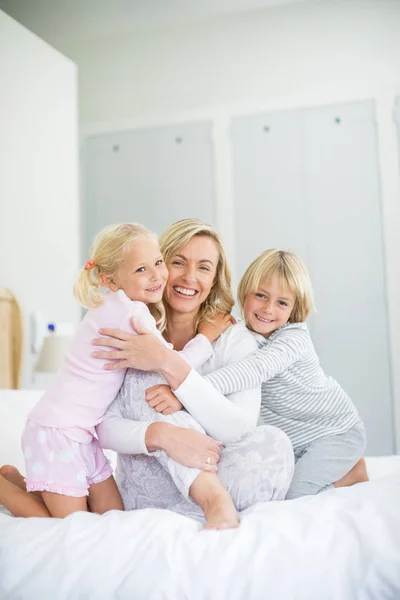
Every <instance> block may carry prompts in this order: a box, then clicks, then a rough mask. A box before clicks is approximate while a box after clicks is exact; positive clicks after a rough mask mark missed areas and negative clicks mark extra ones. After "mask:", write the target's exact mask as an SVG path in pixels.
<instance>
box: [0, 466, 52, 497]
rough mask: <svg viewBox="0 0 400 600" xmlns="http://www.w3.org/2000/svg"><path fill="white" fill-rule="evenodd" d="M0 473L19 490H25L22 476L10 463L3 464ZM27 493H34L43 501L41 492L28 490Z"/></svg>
mask: <svg viewBox="0 0 400 600" xmlns="http://www.w3.org/2000/svg"><path fill="white" fill-rule="evenodd" d="M0 475H3V477H4V479H7V480H8V481H11V483H13V484H14V485H17V486H18V487H19V488H21V490H24V492H26V491H27V490H26V483H25V479H24V476H23V475H21V473H20V472H19V471H18V469H17V467H13V466H12V465H4V466H3V467H1V469H0ZM28 493H29V494H34V495H35V496H37V497H38V498H40V499H41V500H42V502H43V498H42V492H28Z"/></svg>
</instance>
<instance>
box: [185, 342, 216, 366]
mask: <svg viewBox="0 0 400 600" xmlns="http://www.w3.org/2000/svg"><path fill="white" fill-rule="evenodd" d="M213 353H214V350H213V347H212V344H211V343H210V342H209V341H208V339H207V338H206V336H205V335H203V334H202V333H198V334H197V335H196V336H195V337H194V338H193V339H192V340H190V342H188V343H187V344H186V346H185V347H184V349H183V350H181V351H180V352H178V354H180V355H181V356H182V357H183V358H184V359H185V360H186V362H187V363H188V365H189V366H190V367H192V369H196V370H197V369H199V368H200V367H201V366H202V365H203V364H204V363H205V362H206V361H207V360H208V359H209V358H210V357H211V356H212V355H213Z"/></svg>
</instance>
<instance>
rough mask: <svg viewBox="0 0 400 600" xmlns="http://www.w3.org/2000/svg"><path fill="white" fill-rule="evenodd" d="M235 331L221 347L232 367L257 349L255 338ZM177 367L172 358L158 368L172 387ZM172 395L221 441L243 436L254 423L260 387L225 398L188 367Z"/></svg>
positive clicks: (229, 440) (256, 417)
mask: <svg viewBox="0 0 400 600" xmlns="http://www.w3.org/2000/svg"><path fill="white" fill-rule="evenodd" d="M232 333H233V332H232ZM237 333H238V334H239V335H237V334H235V335H231V336H229V338H228V340H227V345H226V347H225V348H224V361H225V363H226V364H230V365H232V366H233V368H234V366H235V365H236V363H237V361H239V360H240V359H242V358H243V357H245V356H247V355H248V354H249V353H251V352H254V350H255V349H256V348H257V344H256V342H255V340H254V339H253V338H252V337H251V336H250V335H248V334H247V332H246V334H245V335H240V331H239V330H238V331H237ZM177 367H178V365H177V362H176V361H171V362H170V363H169V362H167V363H166V365H165V367H164V368H162V369H161V371H162V373H163V375H164V377H165V378H166V379H167V381H168V383H169V384H170V385H171V387H172V388H173V389H174V386H173V384H174V383H175V382H176V381H179V379H180V377H179V374H178V371H177ZM174 394H175V395H176V397H177V398H178V400H179V401H180V402H181V403H182V404H183V406H184V407H185V408H186V410H188V412H189V413H190V414H191V415H192V416H193V417H194V418H195V419H196V421H198V422H199V423H200V425H202V426H203V427H204V429H205V430H206V431H207V432H208V433H209V434H210V435H212V436H214V437H217V438H218V439H220V440H222V441H223V442H224V443H227V442H231V441H234V440H236V439H238V438H240V437H242V436H243V435H244V434H245V433H247V432H248V431H251V430H253V429H254V428H255V427H256V425H257V421H258V416H259V413H260V404H261V389H260V386H258V385H253V386H252V387H251V388H249V389H247V390H244V391H239V392H236V393H232V394H229V395H228V396H227V397H225V396H224V395H223V394H222V393H221V392H220V391H219V390H217V389H216V388H215V387H214V386H213V385H211V384H210V382H209V381H207V376H205V377H201V376H200V375H199V374H198V373H197V372H196V371H193V370H191V371H190V372H189V374H188V375H187V377H186V378H185V379H184V381H183V382H182V383H180V385H179V386H178V387H177V388H175V389H174Z"/></svg>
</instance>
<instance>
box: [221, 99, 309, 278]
mask: <svg viewBox="0 0 400 600" xmlns="http://www.w3.org/2000/svg"><path fill="white" fill-rule="evenodd" d="M300 126H301V122H300V119H299V116H298V113H297V112H295V111H290V112H283V113H270V114H265V115H255V116H250V117H239V118H236V119H233V121H232V128H231V140H232V158H233V181H234V206H235V215H234V220H235V243H236V264H237V270H238V275H239V277H241V275H242V274H243V272H244V271H245V269H246V267H247V266H248V265H249V263H250V262H251V261H252V260H253V259H254V258H256V256H258V255H259V254H260V253H261V252H262V251H263V250H266V249H267V248H274V247H277V248H286V249H289V248H290V249H292V250H294V251H295V252H297V253H299V254H300V255H301V256H302V257H303V258H305V243H306V229H307V219H306V214H305V212H304V193H305V186H304V173H303V169H302V164H301V155H302V149H301V132H300Z"/></svg>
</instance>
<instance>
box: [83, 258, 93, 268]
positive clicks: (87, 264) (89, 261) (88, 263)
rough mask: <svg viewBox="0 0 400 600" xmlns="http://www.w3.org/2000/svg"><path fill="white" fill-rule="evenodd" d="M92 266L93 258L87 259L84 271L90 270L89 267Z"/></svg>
mask: <svg viewBox="0 0 400 600" xmlns="http://www.w3.org/2000/svg"><path fill="white" fill-rule="evenodd" d="M93 267H94V260H92V259H90V260H88V261H87V263H86V265H85V269H86V271H90V269H93Z"/></svg>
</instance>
